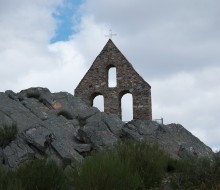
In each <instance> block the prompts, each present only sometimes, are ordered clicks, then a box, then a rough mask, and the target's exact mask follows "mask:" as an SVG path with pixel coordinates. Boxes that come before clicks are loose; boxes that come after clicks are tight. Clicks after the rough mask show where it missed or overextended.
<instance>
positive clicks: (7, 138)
mask: <svg viewBox="0 0 220 190" xmlns="http://www.w3.org/2000/svg"><path fill="white" fill-rule="evenodd" d="M17 133H18V128H17V124H15V123H13V124H11V125H7V124H4V125H2V126H0V147H5V146H7V145H8V144H9V143H10V142H11V141H13V140H14V139H15V138H16V136H17Z"/></svg>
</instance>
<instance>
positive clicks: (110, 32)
mask: <svg viewBox="0 0 220 190" xmlns="http://www.w3.org/2000/svg"><path fill="white" fill-rule="evenodd" d="M112 36H117V34H113V33H112V30H111V29H110V30H109V34H108V35H105V37H109V39H111V38H112Z"/></svg>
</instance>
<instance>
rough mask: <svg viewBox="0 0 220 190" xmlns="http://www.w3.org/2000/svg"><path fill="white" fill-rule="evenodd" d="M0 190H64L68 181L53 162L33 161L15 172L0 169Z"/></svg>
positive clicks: (61, 170)
mask: <svg viewBox="0 0 220 190" xmlns="http://www.w3.org/2000/svg"><path fill="white" fill-rule="evenodd" d="M0 174H1V175H0V190H20V189H22V190H30V189H37V190H66V189H69V188H68V187H69V186H68V181H67V178H66V176H65V175H64V172H63V169H62V168H61V167H59V166H58V165H57V164H56V163H55V162H54V161H46V160H33V161H29V162H27V163H25V164H24V165H22V166H21V167H20V168H18V169H17V170H14V171H12V170H4V169H3V168H1V169H0Z"/></svg>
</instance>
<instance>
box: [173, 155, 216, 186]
mask: <svg viewBox="0 0 220 190" xmlns="http://www.w3.org/2000/svg"><path fill="white" fill-rule="evenodd" d="M175 168H176V175H175V176H174V177H173V179H172V186H173V188H175V189H201V190H203V189H204V190H205V189H213V190H214V189H219V188H220V158H219V157H214V160H212V161H211V160H209V159H206V158H200V159H188V160H179V161H178V162H176V165H175Z"/></svg>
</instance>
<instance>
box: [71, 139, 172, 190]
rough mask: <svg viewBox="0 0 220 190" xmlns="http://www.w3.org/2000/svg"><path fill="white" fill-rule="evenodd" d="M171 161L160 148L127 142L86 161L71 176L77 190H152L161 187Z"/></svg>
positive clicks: (142, 143)
mask: <svg viewBox="0 0 220 190" xmlns="http://www.w3.org/2000/svg"><path fill="white" fill-rule="evenodd" d="M168 160H169V157H168V156H167V155H166V154H164V153H163V152H162V151H161V150H159V149H158V147H156V146H149V145H147V144H146V143H144V142H138V143H137V142H133V141H126V142H122V143H120V144H118V145H117V146H116V147H115V148H113V149H112V150H108V151H103V152H99V153H96V154H95V155H92V156H90V157H88V158H86V159H85V161H84V162H83V163H82V164H81V165H80V166H78V167H76V168H75V169H74V170H73V171H72V172H71V173H70V174H69V176H70V177H71V179H72V184H73V186H74V187H75V188H76V189H96V190H99V189H100V190H102V189H120V190H121V189H132V190H133V189H137V188H148V189H149V188H151V187H155V186H158V185H159V184H160V182H161V179H162V178H163V177H164V176H165V173H166V169H167V162H168Z"/></svg>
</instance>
